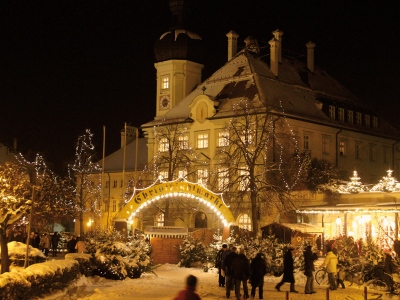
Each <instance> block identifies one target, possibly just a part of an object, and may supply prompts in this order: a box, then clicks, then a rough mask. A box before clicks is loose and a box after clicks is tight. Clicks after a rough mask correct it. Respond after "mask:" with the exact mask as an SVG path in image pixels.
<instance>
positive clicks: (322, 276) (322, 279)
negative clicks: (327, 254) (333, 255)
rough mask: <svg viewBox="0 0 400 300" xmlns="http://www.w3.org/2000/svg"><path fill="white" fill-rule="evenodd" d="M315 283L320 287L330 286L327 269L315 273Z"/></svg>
mask: <svg viewBox="0 0 400 300" xmlns="http://www.w3.org/2000/svg"><path fill="white" fill-rule="evenodd" d="M315 281H316V282H317V283H318V284H319V285H323V286H328V285H329V279H328V272H326V270H325V269H321V270H318V271H317V272H316V273H315Z"/></svg>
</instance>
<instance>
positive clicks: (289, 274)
mask: <svg viewBox="0 0 400 300" xmlns="http://www.w3.org/2000/svg"><path fill="white" fill-rule="evenodd" d="M293 250H294V247H292V246H289V247H288V248H287V251H286V253H285V256H284V257H283V277H282V280H281V282H279V283H278V284H277V285H276V286H275V289H276V290H277V291H279V292H280V291H281V290H280V288H281V286H282V285H283V284H284V283H285V282H289V283H290V292H291V293H298V291H296V290H295V288H294V275H293V271H294V266H293V262H294V260H293V254H292V251H293Z"/></svg>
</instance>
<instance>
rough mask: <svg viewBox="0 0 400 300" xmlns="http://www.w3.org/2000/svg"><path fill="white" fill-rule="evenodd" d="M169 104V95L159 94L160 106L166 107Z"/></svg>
mask: <svg viewBox="0 0 400 300" xmlns="http://www.w3.org/2000/svg"><path fill="white" fill-rule="evenodd" d="M169 104H170V99H169V96H161V98H160V108H161V109H168V108H169Z"/></svg>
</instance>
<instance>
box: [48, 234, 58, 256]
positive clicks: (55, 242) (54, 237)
mask: <svg viewBox="0 0 400 300" xmlns="http://www.w3.org/2000/svg"><path fill="white" fill-rule="evenodd" d="M59 241H60V235H59V234H58V232H57V231H54V233H53V235H52V236H51V240H50V243H51V249H52V252H53V257H56V256H57V249H58V243H59Z"/></svg>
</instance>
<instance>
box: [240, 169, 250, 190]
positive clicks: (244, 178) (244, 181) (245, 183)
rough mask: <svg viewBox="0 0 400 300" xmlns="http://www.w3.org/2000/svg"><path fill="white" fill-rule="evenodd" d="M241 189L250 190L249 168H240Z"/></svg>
mask: <svg viewBox="0 0 400 300" xmlns="http://www.w3.org/2000/svg"><path fill="white" fill-rule="evenodd" d="M239 177H240V180H239V189H240V190H241V191H247V190H249V171H248V170H239Z"/></svg>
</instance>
